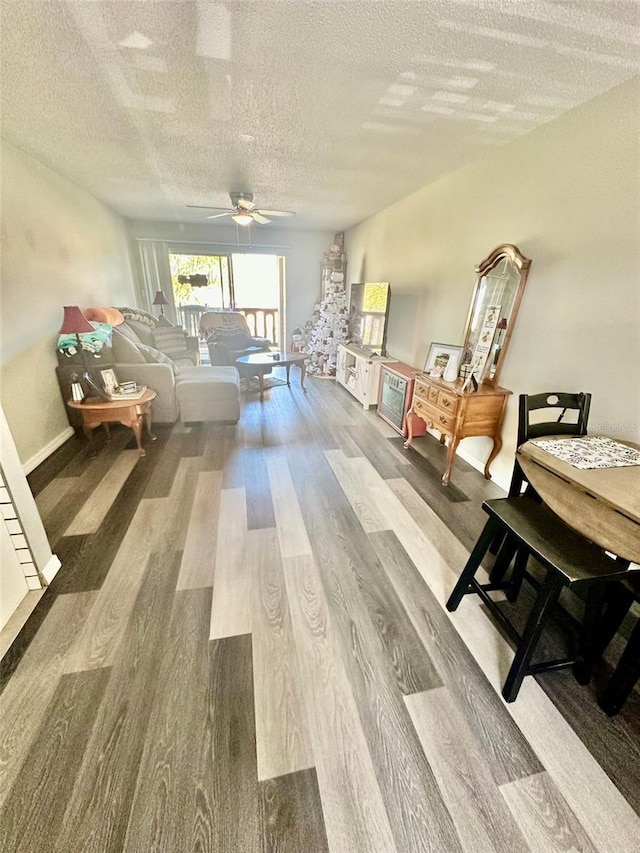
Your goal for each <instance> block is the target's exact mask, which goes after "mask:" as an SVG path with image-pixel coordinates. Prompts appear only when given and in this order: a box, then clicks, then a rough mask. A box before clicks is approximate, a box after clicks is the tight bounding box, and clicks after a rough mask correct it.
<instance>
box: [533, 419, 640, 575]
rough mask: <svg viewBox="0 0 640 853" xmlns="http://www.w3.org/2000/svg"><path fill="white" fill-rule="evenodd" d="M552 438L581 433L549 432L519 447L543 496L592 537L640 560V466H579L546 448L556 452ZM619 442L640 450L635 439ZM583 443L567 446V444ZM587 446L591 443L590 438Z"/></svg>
mask: <svg viewBox="0 0 640 853" xmlns="http://www.w3.org/2000/svg"><path fill="white" fill-rule="evenodd" d="M584 438H585V437H583V439H584ZM593 438H606V437H605V436H594V437H593ZM547 441H553V442H575V441H577V438H576V437H573V436H571V437H569V436H566V435H563V436H549V437H548V439H547V438H546V437H545V440H544V441H543V440H541V439H534V440H529V441H527V442H525V443H524V444H522V445H521V446H520V447H519V448H518V449H517V451H516V458H517V460H518V463H519V465H520V467H521V468H522V471H523V472H524V475H525V477H526V479H527V480H528V481H529V482H530V483H531V485H532V486H533V488H534V489H535V490H536V492H537V493H538V494H539V495H540V497H541V498H542V500H543V501H544V502H545V503H546V504H547V505H548V506H549V508H550V509H551V510H552V511H553V512H555V513H556V515H558V516H559V517H560V518H561V519H562V520H563V521H564V522H565V523H566V524H568V525H569V527H572V528H573V529H574V530H576V531H578V533H581V534H582V535H583V536H585V537H586V538H587V539H589V540H591V541H592V542H595V543H596V544H597V545H599V546H600V547H602V548H604V549H605V550H606V551H609V552H611V553H612V554H615V555H616V556H618V557H621V558H622V559H624V560H629V561H630V562H632V563H640V465H638V464H630V465H624V466H621V467H592V468H580V467H576V466H575V465H573V464H571V463H570V462H568V461H565V459H563V458H560V457H559V456H557V455H554V454H553V453H552V452H549V450H546V449H545V445H546V446H547V447H549V448H550V449H554V451H555V449H556V447H558V445H555V447H554V446H553V445H550V444H547ZM615 443H616V444H618V445H622V446H623V448H624V447H627V448H631V449H633V450H636V451H640V446H638V445H637V444H634V443H632V442H629V441H621V440H620V439H616V440H615ZM577 446H578V445H575V444H574V445H567V449H569V450H570V449H571V448H573V447H577ZM582 447H588V442H587V443H586V444H583V445H582ZM564 455H565V456H566V455H567V454H566V453H565V454H564Z"/></svg>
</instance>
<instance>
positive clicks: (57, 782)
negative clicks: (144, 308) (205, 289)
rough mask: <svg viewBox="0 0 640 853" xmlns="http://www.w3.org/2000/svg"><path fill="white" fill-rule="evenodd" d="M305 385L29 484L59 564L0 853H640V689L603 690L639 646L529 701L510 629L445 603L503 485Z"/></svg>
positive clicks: (34, 641)
mask: <svg viewBox="0 0 640 853" xmlns="http://www.w3.org/2000/svg"><path fill="white" fill-rule="evenodd" d="M276 372H277V371H276ZM307 385H308V393H306V394H305V393H303V391H302V390H301V389H300V388H299V387H298V386H297V385H295V384H293V385H292V386H291V387H290V388H287V387H286V386H285V387H283V386H278V387H273V388H271V389H268V390H267V391H266V393H265V400H264V403H262V404H261V403H260V402H259V401H258V399H257V395H256V394H255V393H253V392H251V391H250V392H248V393H247V394H245V395H244V396H243V409H242V416H241V421H240V423H239V424H238V426H237V427H232V426H228V425H215V424H192V425H189V424H186V425H185V424H176V425H174V426H169V425H165V426H163V425H157V428H156V430H155V431H156V432H157V434H158V440H157V442H155V443H153V444H151V443H149V444H148V445H147V456H146V457H144V458H141V459H138V457H137V454H136V453H135V447H134V446H133V443H132V439H131V433H130V431H128V430H125V429H122V430H119V429H115V428H114V430H113V431H112V434H113V440H112V441H111V442H110V444H109V445H102V446H100V445H99V453H98V455H97V457H96V458H95V459H92V458H91V457H90V455H89V453H88V450H87V446H86V444H85V442H84V440H83V439H79V438H72V439H70V440H69V441H68V442H67V443H66V444H65V445H64V446H63V447H62V448H60V449H59V450H58V451H57V452H56V453H55V454H54V455H53V456H52V457H50V458H49V459H48V460H46V462H44V463H43V464H42V465H41V466H40V467H39V468H38V469H37V470H36V471H34V472H33V474H31V475H30V485H31V487H32V490H33V492H34V494H35V495H36V498H37V502H38V506H39V509H40V512H41V514H42V517H43V520H44V523H45V527H46V529H47V532H48V534H49V537H50V540H51V545H52V548H53V550H54V553H56V554H58V556H59V557H60V559H61V561H62V569H61V570H60V572H59V573H58V575H57V576H56V578H55V579H54V581H53V583H52V585H51V587H50V588H49V589H48V590H47V591H46V592H45V594H44V595H42V597H41V598H40V600H39V601H38V603H37V605H36V606H35V609H34V610H33V612H32V613H31V615H30V617H29V619H28V621H27V622H26V624H25V626H24V627H23V629H22V630H21V631H20V632H19V633H18V635H17V636H16V637H15V639H13V640H12V641H11V640H10V643H11V644H10V646H9V647H8V649H6V652H5V654H4V657H3V659H2V663H1V665H0V688H2V694H1V695H0V849H2V851H6V853H8V851H34V853H35V851H60V853H67V851H95V853H118V851H128V852H129V851H139V853H147V851H151V850H154V851H155V850H157V851H167V853H187V851H202V853H205V851H210V853H422V851H432V853H458V851H465V853H476V851H487V853H490V851H500V852H501V853H517V851H518V852H519V851H527V850H529V851H533V853H543V851H544V853H546V851H585V853H586V852H587V851H589V853H593V851H597V853H632V852H633V851H640V817H639V816H638V813H639V812H640V760H639V759H640V701H639V699H640V697H639V695H638V692H637V691H634V693H633V695H632V697H631V699H630V700H629V702H628V703H627V705H626V706H625V708H624V709H623V711H622V712H621V714H620V715H619V716H618V717H616V718H615V719H612V720H610V719H608V718H607V717H606V716H605V715H604V714H603V713H602V712H601V711H600V710H599V708H598V706H597V703H596V701H595V696H596V693H597V691H598V690H599V689H601V687H602V685H603V683H604V681H605V680H606V678H607V677H608V675H609V674H610V671H611V663H612V661H614V660H615V656H616V654H617V653H618V652H619V649H620V647H621V644H622V642H623V641H622V639H619V640H617V642H616V643H615V644H614V647H613V649H612V651H611V652H610V657H608V659H606V660H605V661H603V662H602V663H601V664H599V666H598V669H597V672H596V675H595V678H594V683H593V684H592V685H591V686H589V687H586V688H585V687H580V686H579V685H578V684H577V683H576V682H575V681H574V680H573V678H572V676H571V673H570V672H569V671H563V672H556V673H546V674H544V675H542V676H539V677H538V678H537V679H535V680H534V679H532V678H528V679H526V680H525V684H524V686H523V688H522V691H521V694H520V697H519V699H518V701H517V702H516V703H515V704H513V705H510V706H506V705H505V703H504V702H503V701H502V699H501V696H500V687H501V684H502V681H503V680H504V676H505V674H506V670H507V668H508V666H509V663H510V660H511V656H512V650H511V648H510V646H509V644H508V642H507V641H506V640H505V638H504V637H503V636H502V635H501V633H500V632H499V631H498V630H497V628H496V627H495V625H494V624H493V622H492V621H491V620H490V619H489V617H488V616H487V614H486V611H485V610H484V608H483V607H482V606H481V605H480V604H479V602H478V601H477V600H474V599H473V598H472V597H469V598H467V599H465V600H464V602H463V604H462V605H461V607H460V608H459V609H458V611H456V612H455V613H453V614H449V613H447V612H446V610H445V608H444V602H445V600H446V598H447V596H448V593H449V592H450V589H451V586H452V584H453V582H454V580H455V578H456V577H457V575H458V574H459V572H460V570H461V568H462V566H463V564H464V561H465V560H466V556H467V554H468V552H469V549H470V548H471V547H472V545H473V544H474V542H475V539H476V537H477V536H478V534H479V532H480V530H481V528H482V526H483V524H484V521H485V515H484V513H483V512H482V510H481V503H482V500H483V498H486V497H497V496H499V495H500V494H501V492H500V490H499V489H498V488H497V487H496V486H495V485H493V484H492V483H489V482H486V481H485V480H484V479H483V478H482V476H481V475H480V474H479V473H478V472H476V471H474V470H473V469H472V468H470V467H469V466H468V465H466V464H465V463H464V462H463V461H462V460H457V461H456V465H455V468H454V471H453V476H452V482H451V486H450V487H449V488H448V489H447V488H445V487H443V486H442V485H441V484H440V475H441V472H442V468H443V465H444V457H445V450H444V448H443V447H441V446H440V444H439V443H438V441H437V440H436V439H434V438H432V437H430V436H426V437H424V438H422V439H417V440H416V442H415V450H412V451H405V450H404V449H403V448H402V439H401V438H400V437H399V436H398V435H397V434H396V433H394V432H393V430H391V429H390V428H389V427H388V426H387V425H386V424H385V423H384V422H383V421H382V420H381V419H380V418H378V417H377V416H376V414H375V412H374V411H371V412H364V411H363V410H362V409H361V408H360V406H359V405H358V403H357V402H356V401H355V400H353V398H352V397H350V396H349V395H348V394H347V393H346V392H345V391H344V390H343V389H341V388H339V387H338V386H336V385H335V384H334V383H333V382H329V381H326V380H320V379H314V378H313V377H310V378H309V381H308V382H307ZM97 440H98V442H101V441H102V437H101V436H97ZM521 599H522V600H521V601H520V602H518V604H517V605H508V604H507V603H506V602H505V605H504V606H505V607H510V608H511V610H512V615H513V616H514V618H516V619H520V620H521V619H522V618H523V616H524V615H526V608H527V606H528V601H529V600H530V596H528V595H527V591H526V590H524V591H523V595H522V596H521ZM577 606H579V605H577ZM570 628H571V620H570V619H569V617H566V618H565V619H561V620H560V624H559V625H558V627H557V629H556V628H554V630H552V631H550V632H549V635H548V636H545V640H544V645H545V649H544V651H545V652H547V651H550V650H553V649H555V648H558V647H560V646H562V645H563V644H565V643H566V642H570V641H571V637H570V633H571V632H570V630H569V631H567V629H570ZM568 635H569V639H567V636H568Z"/></svg>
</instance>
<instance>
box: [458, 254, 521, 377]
mask: <svg viewBox="0 0 640 853" xmlns="http://www.w3.org/2000/svg"><path fill="white" fill-rule="evenodd" d="M503 258H507V259H508V260H510V261H511V263H512V264H513V265H514V267H515V268H516V270H517V271H518V274H519V278H520V280H519V282H518V286H517V290H516V295H515V299H514V301H513V307H512V308H511V313H510V314H509V317H508V323H507V329H506V333H505V336H504V340H503V342H502V346H501V349H500V355H499V356H498V361H497V363H496V369H495V371H494V374H493V376H492V377H489V375H488V374H489V371H490V370H491V359H487V363H486V364H485V367H484V369H483V372H482V377H481V380H480V381H481V382H482V384H483V385H488V386H490V387H491V388H495V387H496V386H497V385H498V380H499V379H500V373H501V371H502V367H503V365H504V360H505V356H506V354H507V350H508V348H509V342H510V340H511V335H512V333H513V327H514V325H515V321H516V317H517V316H518V310H519V308H520V303H521V302H522V294H523V293H524V288H525V284H526V283H527V276H528V275H529V269H530V267H531V261H530V260H529V259H528V258H525V256H524V255H523V254H522V253H521V252H520V250H519V249H518V247H517V246H514V245H512V244H511V243H503V244H502V245H500V246H496V248H495V249H493V251H492V252H490V254H488V255H487V257H486V258H485V259H484V260H483V261H480V263H479V264H478V265H477V267H476V268H475V272H476V274H477V276H478V278H477V279H476V284H475V287H474V289H473V295H472V297H471V304H470V306H469V313H468V315H467V323H466V326H465V331H464V343H463V352H465V351H466V350H467V349H468V348H469V341H470V337H471V322H472V320H473V316H474V313H475V312H476V311H477V309H478V304H477V303H478V299H479V297H480V288H481V286H482V279H483V278H484V276H485V275H486V274H487V273H488V272H489V271H490V270H492V269H493V268H494V267H496V266H497V265H498V264H499V263H500V261H501V260H502V259H503Z"/></svg>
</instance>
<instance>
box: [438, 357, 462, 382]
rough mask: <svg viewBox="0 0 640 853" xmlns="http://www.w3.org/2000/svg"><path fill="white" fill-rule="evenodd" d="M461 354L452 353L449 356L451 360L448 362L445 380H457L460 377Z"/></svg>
mask: <svg viewBox="0 0 640 853" xmlns="http://www.w3.org/2000/svg"><path fill="white" fill-rule="evenodd" d="M459 359H460V356H459V355H458V354H451V355H450V356H449V361H448V362H447V366H446V367H445V369H444V374H443V376H442V378H443V379H444V381H445V382H455V381H456V379H457V378H458V362H459Z"/></svg>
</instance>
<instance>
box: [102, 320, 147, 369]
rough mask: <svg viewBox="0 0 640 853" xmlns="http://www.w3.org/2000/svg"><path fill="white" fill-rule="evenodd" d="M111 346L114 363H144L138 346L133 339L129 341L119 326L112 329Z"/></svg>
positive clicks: (144, 360)
mask: <svg viewBox="0 0 640 853" xmlns="http://www.w3.org/2000/svg"><path fill="white" fill-rule="evenodd" d="M111 346H112V347H113V358H114V360H115V362H116V364H146V359H145V357H144V355H143V354H142V353H141V352H140V350H139V348H138V346H137V345H136V344H134V343H133V341H130V340H129V338H127V337H126V335H124V334H123V333H122V332H121V331H120V328H119V327H116V328H115V329H114V330H113V338H112V341H111Z"/></svg>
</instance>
